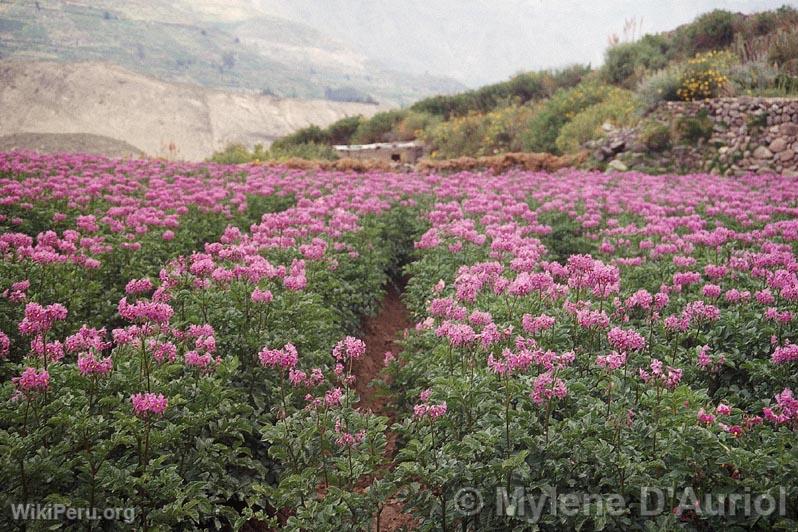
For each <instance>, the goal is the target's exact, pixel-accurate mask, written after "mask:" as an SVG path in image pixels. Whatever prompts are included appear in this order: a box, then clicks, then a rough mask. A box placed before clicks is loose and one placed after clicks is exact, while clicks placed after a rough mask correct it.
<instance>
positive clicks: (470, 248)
mask: <svg viewBox="0 0 798 532" xmlns="http://www.w3.org/2000/svg"><path fill="white" fill-rule="evenodd" d="M777 182H778V183H779V185H778V186H785V185H786V182H787V180H785V179H783V178H772V179H770V180H767V179H766V180H764V181H762V182H756V181H754V180H753V179H751V180H749V181H736V182H731V181H725V180H723V179H712V178H709V177H702V176H685V177H678V178H677V177H672V178H667V179H665V180H663V179H661V178H654V177H650V176H641V175H637V176H627V177H625V178H623V179H620V180H619V179H617V178H611V177H599V176H596V175H590V174H581V175H580V174H577V175H571V176H567V177H563V178H561V179H558V180H549V179H548V178H547V177H544V176H541V177H540V178H533V179H531V180H530V179H529V178H528V177H526V176H523V177H522V176H513V175H510V176H498V177H497V178H496V183H494V184H493V186H494V187H496V188H495V189H493V190H501V191H502V194H501V195H495V194H494V193H493V192H492V191H482V190H479V189H473V190H472V191H471V192H470V193H468V194H465V195H463V196H441V197H439V200H438V202H437V203H436V204H435V205H434V206H433V207H432V210H431V211H430V212H429V214H428V217H427V218H428V219H429V220H430V222H431V223H432V227H431V228H430V229H429V230H428V231H427V232H426V233H425V234H424V235H423V236H422V238H421V239H420V240H419V241H418V242H417V243H416V247H417V249H418V257H417V260H416V261H415V262H413V263H412V264H411V265H410V266H409V267H408V269H407V273H408V274H409V275H410V279H411V280H410V283H409V285H408V288H407V292H406V301H407V303H408V306H409V308H410V310H411V311H412V312H413V314H414V315H415V317H416V320H417V322H418V325H417V326H416V329H415V331H413V332H412V333H411V335H410V336H409V338H408V339H407V340H406V343H405V349H404V352H403V354H402V363H401V364H397V363H392V364H391V365H390V366H389V371H390V374H391V376H392V381H393V385H392V390H393V392H394V393H395V394H396V396H397V403H398V404H399V405H400V411H401V412H403V415H402V416H400V418H399V421H398V423H397V425H396V426H395V427H394V428H395V430H397V431H398V433H399V438H400V451H399V453H398V456H397V466H396V469H395V471H394V476H393V477H392V481H393V482H395V483H396V484H397V485H399V486H401V487H402V488H401V489H402V491H403V494H404V495H403V500H404V503H405V504H406V510H408V511H411V512H412V513H413V515H415V516H418V517H419V521H420V522H419V529H420V530H441V529H443V530H455V529H468V530H471V529H474V530H476V529H491V530H516V529H518V530H520V529H527V528H524V527H525V526H528V527H535V529H542V530H548V529H551V530H560V529H596V530H601V529H617V530H627V529H658V530H671V529H684V528H686V529H691V530H704V529H736V528H739V529H744V528H748V527H759V528H763V529H789V528H793V527H794V526H796V519H797V518H798V513H796V512H798V508H797V507H796V506H795V500H796V496H798V486H796V483H795V481H794V476H795V474H796V469H795V464H796V461H795V458H796V452H797V451H796V447H795V432H794V431H795V429H796V422H797V421H798V418H797V417H796V416H798V410H797V409H796V407H798V402H796V399H795V398H794V396H793V392H792V390H794V389H795V386H796V385H797V384H798V381H796V372H795V368H794V364H795V360H796V357H795V353H796V348H795V345H794V344H793V343H792V341H793V340H794V338H793V337H794V319H795V318H794V316H795V314H794V313H795V294H794V292H793V290H794V287H795V286H796V284H795V283H796V278H795V276H794V274H790V273H788V269H789V267H787V269H785V266H786V264H788V263H792V261H793V260H794V252H795V241H794V237H793V236H792V231H791V229H788V227H793V226H794V221H793V220H792V216H791V215H789V214H788V213H787V212H786V211H784V210H782V208H781V206H780V201H782V200H786V201H787V202H788V204H790V203H789V202H790V201H792V200H788V199H787V198H788V197H790V198H794V191H793V190H792V187H791V186H790V187H788V188H790V191H789V192H788V191H786V190H785V191H784V193H785V195H784V196H781V197H779V196H780V194H778V193H776V192H775V190H776V189H775V188H774V186H777V185H776V184H777ZM462 186H463V187H464V188H466V189H468V188H469V186H470V182H469V181H468V180H467V179H466V181H465V182H464V183H463V185H462ZM744 206H745V207H744ZM749 208H750V209H751V210H750V211H748V210H747V209H749ZM755 213H756V214H755ZM760 217H761V218H760ZM754 218H758V220H754ZM785 261H786V262H785ZM686 489H689V490H690V491H685V490H686ZM519 490H520V491H519ZM647 490H652V491H653V490H659V493H666V494H668V493H669V494H670V495H666V496H665V498H664V499H660V502H661V504H662V506H661V507H660V511H659V512H658V513H656V514H655V515H652V514H646V513H645V509H646V508H647V507H648V508H650V507H651V501H650V500H646V496H645V494H646V493H647ZM745 493H748V494H754V495H752V496H751V499H753V498H754V496H755V495H761V496H763V497H772V500H773V501H782V503H783V504H782V506H780V507H779V508H780V511H779V512H776V511H775V506H772V507H770V508H771V510H774V511H769V510H768V511H764V512H756V511H751V510H750V507H749V511H748V512H747V513H746V512H745V511H744V509H743V507H742V505H741V504H738V505H737V506H736V509H737V510H736V513H734V512H733V511H732V507H731V506H730V503H729V500H728V499H725V501H726V502H723V501H724V497H726V496H729V495H730V494H745ZM558 494H559V496H560V497H566V499H562V498H560V499H558ZM573 494H575V495H573ZM685 494H687V495H685ZM569 496H580V497H583V496H590V497H592V499H590V500H591V501H592V502H591V503H590V504H589V505H588V506H582V505H580V504H577V508H576V510H574V503H573V501H571V502H570V505H571V506H570V508H571V510H572V511H570V512H569V511H567V510H566V511H564V512H563V511H561V512H557V511H552V510H551V508H552V506H550V505H549V504H554V505H555V506H557V505H560V504H566V503H563V501H564V500H568V499H567V497H569ZM525 497H530V498H529V499H527V498H525ZM532 497H534V499H533V498H532ZM544 497H549V499H548V500H547V499H545V498H544ZM612 497H616V499H615V501H616V505H617V506H616V507H615V511H610V510H611V509H612V507H611V506H608V504H609V503H608V501H612V500H613V499H612ZM708 498H709V499H711V501H712V503H711V504H710V505H709V507H708V506H707V505H706V503H705V501H707V500H708ZM541 500H543V501H546V503H545V504H546V506H545V507H544V508H543V511H542V514H541V513H540V512H538V513H537V514H536V513H535V512H534V506H531V505H532V504H534V503H536V501H541ZM579 500H580V501H581V500H582V499H579ZM768 500H770V499H768ZM551 501H553V502H551ZM618 501H622V502H620V503H619V502H618ZM719 501H720V502H719ZM724 504H725V506H724ZM557 507H558V508H560V509H562V508H563V506H557ZM565 508H566V509H567V508H568V506H565ZM765 508H766V509H767V508H768V507H767V506H765ZM539 509H540V508H538V510H539Z"/></svg>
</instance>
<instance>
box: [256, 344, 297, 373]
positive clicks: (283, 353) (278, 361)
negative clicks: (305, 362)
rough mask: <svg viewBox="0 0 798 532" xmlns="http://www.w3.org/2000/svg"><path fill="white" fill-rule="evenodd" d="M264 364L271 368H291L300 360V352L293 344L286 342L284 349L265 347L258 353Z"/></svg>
mask: <svg viewBox="0 0 798 532" xmlns="http://www.w3.org/2000/svg"><path fill="white" fill-rule="evenodd" d="M258 359H259V360H260V363H261V365H262V366H265V367H270V368H277V367H279V368H282V369H291V368H293V367H294V366H296V365H297V362H299V354H298V353H297V350H296V347H294V346H293V344H285V346H283V348H282V349H268V348H266V347H264V348H263V349H262V350H261V352H260V353H258Z"/></svg>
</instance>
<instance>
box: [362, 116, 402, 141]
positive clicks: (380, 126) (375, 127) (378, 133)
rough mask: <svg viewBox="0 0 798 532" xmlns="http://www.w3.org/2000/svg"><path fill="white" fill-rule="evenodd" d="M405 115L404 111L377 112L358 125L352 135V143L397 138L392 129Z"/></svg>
mask: <svg viewBox="0 0 798 532" xmlns="http://www.w3.org/2000/svg"><path fill="white" fill-rule="evenodd" d="M403 117H404V111H385V112H382V113H377V114H375V115H374V116H372V117H371V118H370V119H369V120H364V121H363V122H361V123H360V124H359V125H358V127H357V130H356V131H355V133H354V135H352V143H354V144H371V143H373V142H389V141H392V140H395V138H394V137H393V135H392V131H393V129H394V127H395V126H396V125H397V124H398V123H399V122H400V121H401V120H402V118H403Z"/></svg>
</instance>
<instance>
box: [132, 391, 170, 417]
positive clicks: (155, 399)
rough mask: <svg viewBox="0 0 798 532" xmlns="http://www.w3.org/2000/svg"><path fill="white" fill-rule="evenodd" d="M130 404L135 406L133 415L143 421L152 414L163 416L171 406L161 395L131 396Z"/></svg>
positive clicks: (140, 394) (147, 393)
mask: <svg viewBox="0 0 798 532" xmlns="http://www.w3.org/2000/svg"><path fill="white" fill-rule="evenodd" d="M130 402H131V403H132V404H133V413H134V414H136V415H137V416H138V417H140V418H142V419H146V418H148V417H149V416H150V414H153V415H156V416H161V415H163V413H164V411H166V407H167V406H169V401H168V400H167V399H166V397H164V395H163V394H160V393H159V394H154V393H150V392H146V393H136V394H133V395H132V396H130Z"/></svg>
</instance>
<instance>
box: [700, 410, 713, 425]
mask: <svg viewBox="0 0 798 532" xmlns="http://www.w3.org/2000/svg"><path fill="white" fill-rule="evenodd" d="M697 417H698V422H699V423H701V424H702V425H711V424H713V423H714V422H715V416H713V415H712V414H709V413H707V412H706V411H705V410H704V409H703V408H701V409H699V410H698V415H697Z"/></svg>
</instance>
